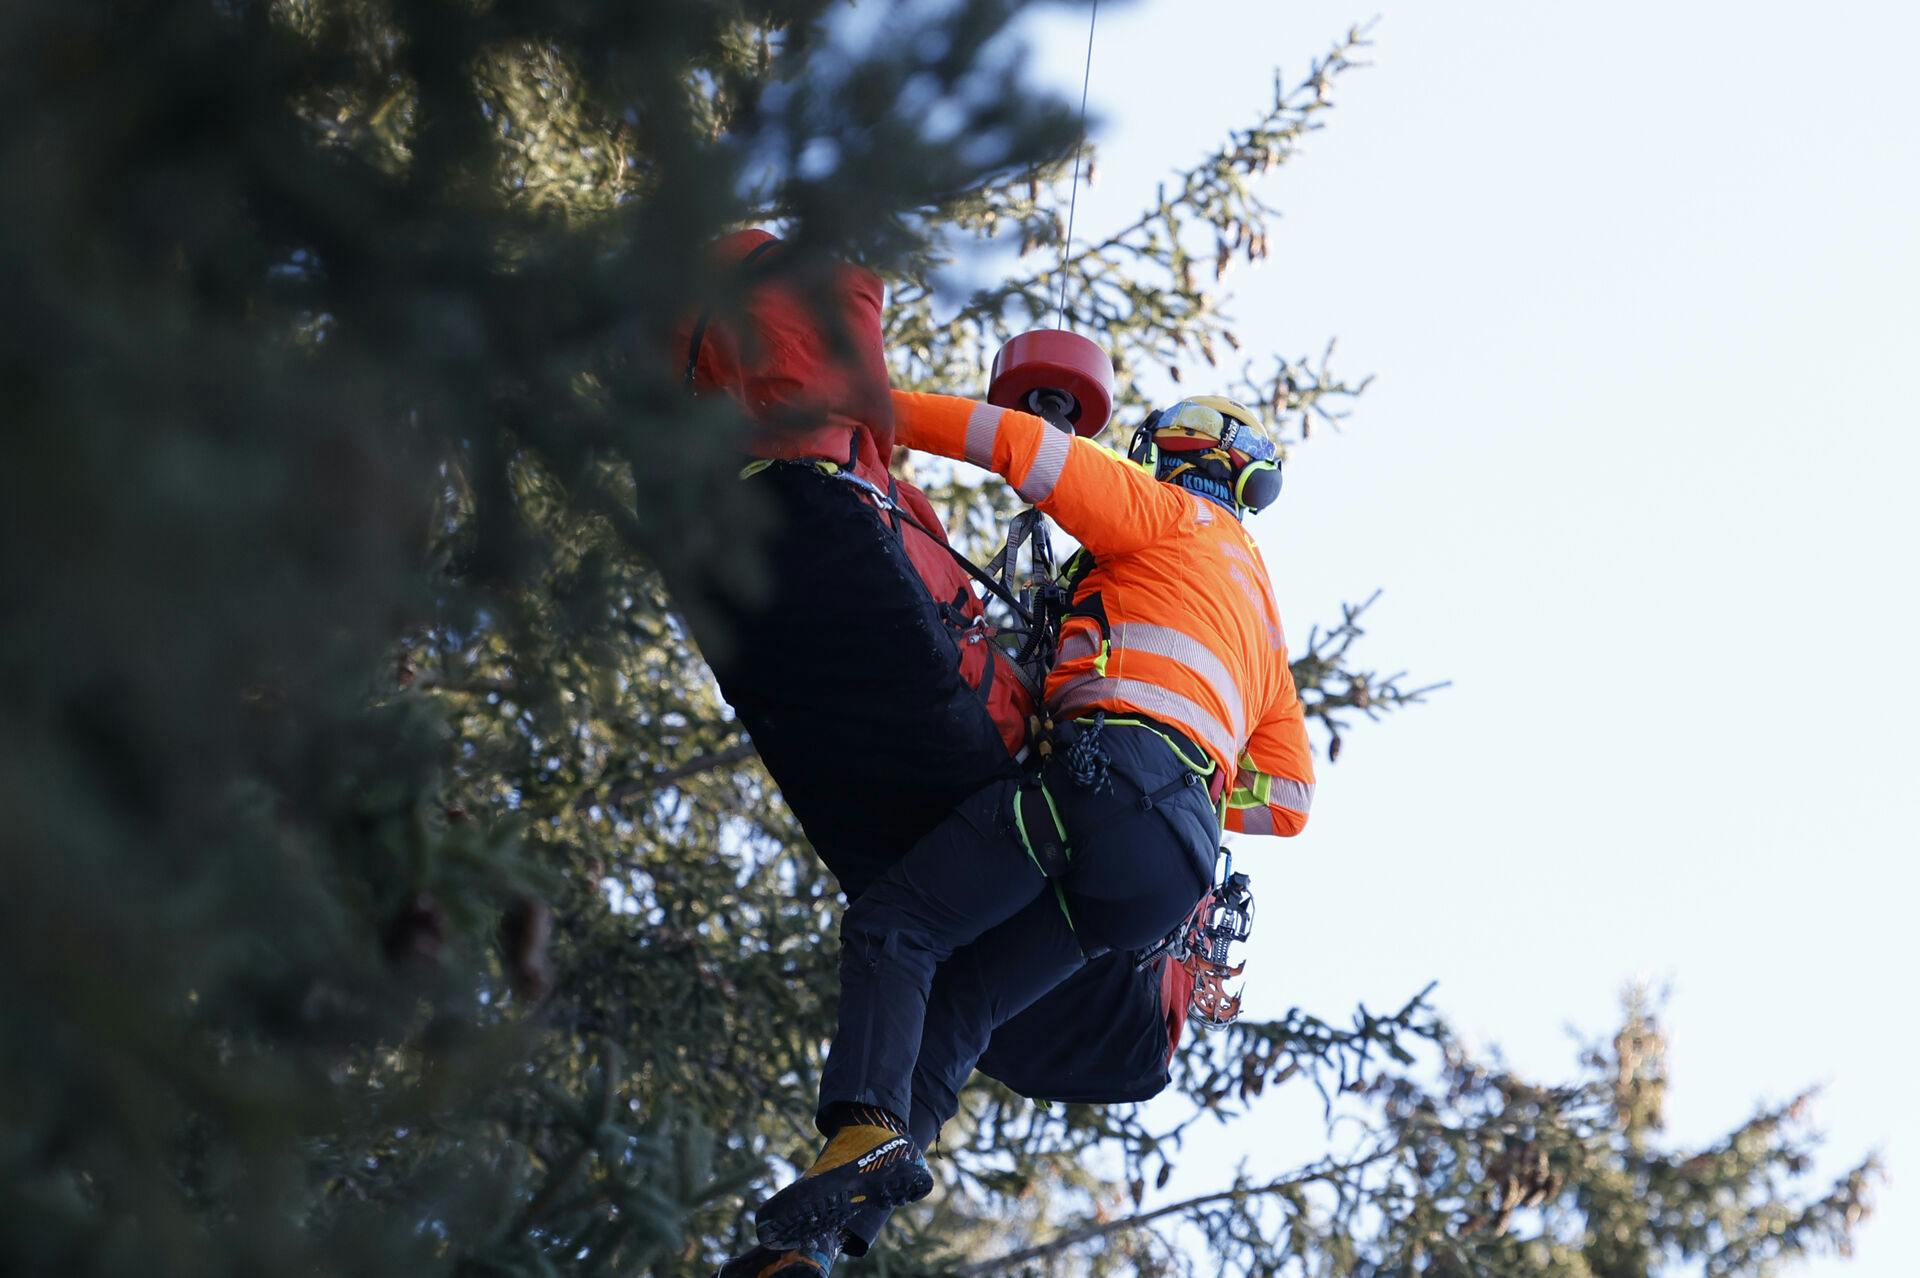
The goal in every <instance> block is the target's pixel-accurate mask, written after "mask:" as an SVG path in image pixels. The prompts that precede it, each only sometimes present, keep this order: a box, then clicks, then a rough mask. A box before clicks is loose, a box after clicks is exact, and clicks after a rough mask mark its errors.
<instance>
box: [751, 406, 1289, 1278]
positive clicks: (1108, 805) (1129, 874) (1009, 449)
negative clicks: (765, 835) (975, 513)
mask: <svg viewBox="0 0 1920 1278" xmlns="http://www.w3.org/2000/svg"><path fill="white" fill-rule="evenodd" d="M893 401H894V410H895V421H896V432H897V438H898V441H899V442H900V443H901V444H904V445H906V446H908V447H911V448H918V449H922V450H924V451H927V452H933V453H939V454H941V455H944V456H947V457H953V458H958V459H964V460H967V461H971V462H973V463H975V464H977V465H981V466H985V467H988V468H990V469H992V470H994V471H997V472H998V473H999V474H1001V475H1002V476H1004V477H1005V478H1006V479H1007V480H1008V481H1010V482H1011V483H1012V484H1013V486H1014V488H1015V489H1016V491H1018V492H1019V493H1020V495H1021V496H1022V497H1025V498H1026V499H1027V500H1028V501H1031V502H1033V503H1034V504H1035V505H1036V506H1038V507H1039V508H1040V509H1041V510H1042V511H1044V512H1045V513H1047V514H1048V515H1051V516H1052V517H1053V518H1054V519H1055V520H1057V521H1058V522H1059V524H1060V526H1061V527H1062V528H1064V529H1065V530H1066V531H1067V532H1069V533H1071V534H1073V535H1074V536H1075V537H1076V538H1078V539H1079V540H1080V542H1081V545H1082V546H1083V547H1084V550H1085V552H1086V554H1087V556H1088V557H1089V559H1090V563H1086V562H1085V561H1083V565H1082V570H1081V571H1079V572H1078V573H1077V574H1076V576H1077V580H1076V581H1075V584H1074V589H1073V606H1072V608H1071V609H1070V610H1069V612H1068V616H1067V622H1066V624H1065V625H1064V627H1063V629H1062V632H1061V640H1060V648H1059V660H1058V664H1057V665H1056V667H1055V668H1054V670H1053V672H1052V673H1051V675H1050V676H1049V678H1048V680H1047V684H1046V689H1045V701H1046V706H1047V709H1048V713H1049V715H1050V721H1049V725H1048V726H1049V728H1050V729H1051V731H1050V734H1049V735H1048V736H1047V737H1046V738H1045V739H1044V740H1043V741H1041V742H1039V743H1037V747H1038V749H1037V753H1038V757H1039V758H1040V760H1041V762H1040V765H1039V766H1038V767H1037V768H1035V769H1034V770H1033V771H1031V772H1030V773H1028V774H1027V775H1025V776H1023V777H1015V778H1009V779H1007V780H1004V781H999V782H995V783H994V784H992V785H989V786H988V787H986V788H985V789H983V790H981V791H980V792H978V793H977V794H975V795H973V796H972V797H971V798H969V799H968V800H967V801H965V802H964V803H962V804H961V805H960V807H959V808H958V809H956V811H955V812H954V813H953V815H952V816H950V817H949V818H948V819H947V820H946V821H945V822H943V823H942V824H941V825H940V826H938V827H937V828H936V829H935V830H934V831H932V832H931V833H930V834H928V835H927V836H926V837H925V838H923V839H922V840H921V841H920V842H919V843H917V844H915V845H914V847H913V848H912V850H910V851H909V852H908V853H907V854H906V855H905V856H904V857H903V858H902V859H901V860H900V861H899V862H897V863H896V864H895V865H894V866H893V867H892V868H891V869H890V870H888V871H887V873H886V874H884V875H883V876H882V877H881V878H880V879H879V880H878V881H877V882H875V883H874V884H873V885H872V886H871V887H869V888H868V889H867V891H866V892H865V893H863V894H862V895H861V896H860V897H859V898H858V899H857V900H855V901H854V902H853V903H852V904H851V905H850V906H849V907H848V910H847V913H846V915H845V918H844V919H843V921H842V924H841V1001H840V1024H839V1029H838V1032H837V1033H836V1035H835V1037H834V1041H833V1048H832V1051H831V1053H830V1054H829V1057H828V1060H827V1067H826V1071H825V1074H824V1076H823V1078H822V1080H821V1088H820V1109H819V1114H818V1120H817V1121H818V1123H819V1125H820V1128H821V1130H822V1132H823V1133H825V1134H826V1135H827V1137H828V1143H827V1145H826V1147H825V1149H824V1150H822V1152H821V1154H820V1156H819V1157H818V1158H817V1159H816V1160H815V1162H814V1163H813V1165H812V1166H811V1167H809V1168H808V1170H807V1171H806V1172H805V1173H804V1174H803V1175H802V1176H801V1178H800V1179H799V1180H798V1181H796V1182H795V1183H794V1184H792V1185H790V1186H788V1187H787V1188H786V1189H783V1190H781V1191H780V1192H779V1193H777V1194H775V1195H773V1196H772V1197H771V1198H769V1199H768V1200H767V1201H766V1202H765V1203H763V1204H762V1205H761V1207H760V1209H759V1211H758V1212H757V1214H756V1220H757V1225H758V1229H759V1234H760V1240H761V1243H762V1244H763V1245H764V1246H767V1247H776V1248H782V1247H784V1248H804V1247H807V1246H810V1245H812V1246H816V1247H818V1248H820V1249H821V1251H822V1254H827V1253H828V1251H836V1252H837V1249H838V1248H837V1240H838V1237H839V1233H840V1230H841V1229H842V1227H843V1226H844V1225H845V1224H846V1222H847V1221H848V1220H849V1219H850V1218H851V1217H852V1216H853V1215H855V1214H856V1213H859V1212H862V1211H868V1210H871V1209H873V1208H876V1207H888V1206H893V1205H897V1204H899V1203H903V1202H910V1201H913V1200H915V1199H918V1198H920V1197H923V1196H925V1194H927V1193H928V1192H929V1191H930V1190H931V1188H932V1178H931V1176H930V1174H929V1173H928V1171H927V1168H926V1164H925V1161H924V1158H923V1157H922V1151H923V1150H924V1149H925V1148H926V1146H927V1145H929V1144H930V1143H931V1142H932V1141H933V1139H934V1138H935V1137H936V1136H937V1134H938V1132H939V1129H940V1127H941V1125H942V1124H944V1122H945V1121H946V1120H947V1119H948V1118H950V1117H952V1115H953V1113H954V1111H955V1109H956V1108H957V1106H958V1094H959V1089H960V1086H961V1085H962V1084H963V1083H964V1082H965V1081H966V1078H967V1075H968V1074H969V1073H971V1072H972V1070H973V1066H974V1063H975V1062H976V1061H977V1060H978V1059H979V1057H980V1055H981V1052H982V1051H983V1050H984V1049H985V1047H986V1044H987V1041H988V1038H989V1037H990V1036H991V1034H992V1032H993V1029H994V1027H995V1026H997V1025H999V1024H1001V1023H1003V1022H1004V1021H1006V1020H1007V1019H1008V1018H1009V1017H1011V1016H1013V1015H1015V1014H1016V1013H1018V1012H1019V1011H1020V1010H1021V1009H1023V1008H1025V1007H1026V1006H1027V1005H1028V1004H1030V1003H1031V1002H1032V1001H1033V1000H1034V999H1036V998H1038V997H1039V996H1040V995H1041V994H1043V993H1045V992H1046V991H1047V990H1048V989H1051V988H1052V987H1053V986H1054V985H1055V984H1057V983H1058V982H1059V981H1061V980H1063V979H1065V978H1066V977H1067V976H1068V975H1071V974H1072V973H1073V972H1074V971H1075V970H1076V968H1078V967H1079V966H1080V965H1081V964H1082V963H1084V962H1085V961H1086V959H1087V958H1088V957H1089V956H1090V955H1093V954H1098V953H1103V952H1106V951H1109V950H1131V949H1139V948H1144V947H1145V946H1148V945H1150V944H1152V943H1153V942H1155V941H1157V940H1159V939H1160V938H1161V937H1163V936H1165V935H1166V934H1167V933H1169V932H1171V931H1172V930H1173V929H1174V928H1175V927H1176V926H1178V925H1179V924H1180V923H1181V922H1182V920H1184V919H1185V918H1186V916H1187V915H1188V913H1189V912H1190V911H1191V910H1192V909H1193V906H1194V902H1195V901H1197V900H1198V899H1199V898H1200V897H1201V896H1202V895H1204V894H1205V892H1206V891H1207V889H1208V886H1209V884H1210V883H1211V881H1212V877H1213V860H1214V853H1215V847H1216V844H1217V841H1218V836H1219V831H1220V827H1221V824H1222V823H1223V822H1224V824H1225V826H1226V827H1227V828H1228V829H1232V830H1237V831H1241V832H1244V833H1248V834H1281V835H1291V834H1297V833H1298V832H1299V831H1300V829H1301V827H1302V826H1303V825H1304V824H1305V823H1306V819H1307V813H1308V811H1309V809H1310V807H1311V805H1312V797H1313V767H1312V761H1311V755H1310V752H1309V749H1308V744H1307V739H1306V731H1305V725H1304V718H1303V715H1302V711H1301V706H1300V701H1299V697H1298V695H1297V693H1296V690H1295V688H1294V684H1293V678H1292V675H1291V672H1290V671H1289V669H1288V665H1287V651H1286V640H1285V637H1284V634H1283V631H1282V629H1281V625H1280V616H1279V612H1278V610H1277V608H1276V607H1275V605H1274V601H1273V593H1272V587H1271V585H1270V583H1269V581H1268V578H1267V572H1266V568H1265V565H1264V564H1263V563H1262V561H1261V558H1260V552H1259V549H1258V548H1257V547H1256V546H1255V544H1254V542H1253V539H1252V538H1251V537H1250V536H1249V535H1248V533H1247V532H1246V530H1245V528H1244V527H1243V526H1242V522H1241V521H1242V519H1243V518H1244V516H1245V515H1246V514H1247V513H1249V512H1251V511H1254V510H1258V509H1261V508H1263V507H1265V506H1266V505H1268V504H1269V503H1270V502H1271V501H1272V500H1273V499H1274V497H1275V496H1277V495H1278V490H1279V479H1280V474H1279V462H1278V458H1277V457H1276V454H1275V449H1274V445H1273V443H1272V441H1271V440H1270V439H1269V438H1268V437H1267V435H1266V432H1265V429H1264V427H1263V425H1262V424H1261V422H1260V420H1259V418H1258V416H1257V415H1256V414H1254V413H1253V412H1252V411H1251V410H1250V409H1247V408H1245V407H1244V406H1242V405H1239V404H1236V403H1234V402H1233V401H1231V400H1226V399H1220V398H1215V397H1199V398H1195V399H1188V400H1183V401H1181V402H1180V403H1178V404H1176V405H1174V406H1173V407H1171V408H1169V409H1166V410H1164V411H1163V412H1160V413H1156V414H1154V415H1153V416H1152V417H1150V418H1149V419H1148V420H1147V422H1146V423H1145V424H1143V425H1142V427H1141V428H1140V430H1139V431H1137V432H1136V433H1135V436H1134V439H1133V443H1132V446H1131V447H1130V449H1129V457H1128V458H1125V459H1123V458H1121V457H1118V456H1116V455H1115V454H1113V453H1111V452H1109V451H1108V450H1106V449H1104V448H1102V447H1100V446H1099V445H1096V444H1093V443H1091V442H1090V441H1087V440H1084V439H1078V438H1074V437H1072V436H1070V435H1067V434H1065V433H1063V432H1061V431H1058V430H1056V429H1054V428H1053V427H1051V426H1050V425H1048V424H1047V423H1046V422H1045V421H1043V420H1042V419H1040V418H1038V417H1034V416H1031V415H1029V414H1026V413H1023V412H1018V411H1014V410H1006V409H1000V408H995V407H992V406H990V405H986V404H979V403H975V402H973V401H970V400H965V399H956V398H950V397H946V396H938V395H913V394H904V393H901V392H895V393H894V397H893Z"/></svg>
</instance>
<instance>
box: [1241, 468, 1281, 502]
mask: <svg viewBox="0 0 1920 1278" xmlns="http://www.w3.org/2000/svg"><path fill="white" fill-rule="evenodd" d="M1279 496H1280V463H1279V462H1277V461H1258V462H1253V463H1250V464H1249V465H1247V466H1244V467H1242V468H1241V470H1240V476H1239V478H1238V479H1236V480H1235V481H1234V484H1233V499H1234V501H1235V502H1237V503H1239V504H1240V505H1242V506H1245V507H1246V508H1247V509H1248V510H1256V511H1257V510H1265V509H1266V508H1267V507H1269V506H1271V505H1273V503H1274V502H1275V501H1276V500H1278V498H1279Z"/></svg>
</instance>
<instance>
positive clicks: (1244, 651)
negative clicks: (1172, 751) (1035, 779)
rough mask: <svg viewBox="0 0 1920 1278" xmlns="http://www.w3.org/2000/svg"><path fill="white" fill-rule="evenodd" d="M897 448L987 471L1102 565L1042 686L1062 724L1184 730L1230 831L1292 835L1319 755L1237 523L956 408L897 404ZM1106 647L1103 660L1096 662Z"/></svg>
mask: <svg viewBox="0 0 1920 1278" xmlns="http://www.w3.org/2000/svg"><path fill="white" fill-rule="evenodd" d="M893 406H894V425H895V438H896V441H897V442H898V443H900V444H902V445H904V446H906V447H908V448H917V449H920V450H921V451H923V452H930V453H938V454H940V455H941V456H943V457H952V458H957V459H960V460H964V461H969V462H972V463H973V464H974V465H976V466H984V467H986V468H988V469H990V470H993V471H996V472H998V473H999V474H1001V475H1003V476H1004V477H1005V478H1006V479H1007V480H1008V482H1010V483H1011V484H1012V485H1013V487H1014V490H1015V491H1016V492H1018V493H1019V494H1020V495H1021V496H1022V497H1024V498H1026V499H1027V500H1028V501H1030V502H1032V503H1033V504H1034V505H1036V506H1038V507H1039V508H1040V509H1041V510H1042V511H1043V512H1045V513H1046V514H1048V515H1050V516H1052V517H1053V518H1054V520H1056V521H1057V522H1058V523H1059V525H1060V526H1061V527H1062V528H1064V529H1065V530H1066V531H1067V532H1069V533H1071V534H1072V535H1073V536H1074V537H1076V538H1078V539H1079V541H1080V544H1081V545H1082V546H1084V547H1085V548H1086V550H1087V552H1088V553H1089V554H1091V555H1092V556H1093V561H1094V563H1093V568H1092V569H1091V571H1089V572H1088V573H1087V574H1086V575H1085V576H1084V577H1083V578H1081V580H1080V582H1079V584H1078V586H1077V587H1076V589H1075V591H1074V601H1075V602H1076V603H1079V602H1082V601H1084V600H1088V599H1090V598H1091V597H1092V596H1093V595H1095V594H1096V593H1097V594H1098V595H1099V596H1100V602H1101V605H1102V607H1103V610H1104V611H1105V613H1106V620H1107V625H1108V634H1107V639H1106V642H1105V643H1104V644H1103V642H1102V637H1101V634H1100V628H1099V623H1098V622H1097V621H1095V620H1094V619H1093V618H1091V617H1083V616H1073V617H1069V618H1068V621H1067V624H1066V627H1065V629H1064V631H1063V632H1062V634H1061V637H1060V648H1059V654H1060V659H1059V662H1058V664H1057V665H1055V667H1054V669H1053V672H1052V673H1051V674H1050V675H1048V677H1047V687H1046V700H1047V706H1048V709H1049V710H1050V711H1051V713H1052V714H1053V716H1054V717H1055V718H1056V719H1066V718H1074V717H1078V716H1081V715H1087V714H1091V713H1093V712H1094V711H1095V710H1104V711H1106V712H1107V713H1108V714H1109V715H1127V714H1139V715H1145V716H1147V717H1149V718H1153V719H1157V720H1159V721H1161V722H1163V723H1167V724H1171V725H1172V726H1174V727H1176V728H1179V729H1180V730H1181V731H1182V732H1184V733H1186V734H1187V736H1189V737H1190V738H1192V740H1193V741H1194V742H1195V744H1197V745H1199V746H1200V747H1201V748H1202V749H1204V750H1205V751H1206V752H1207V753H1208V754H1209V755H1210V756H1212V758H1213V760H1214V762H1215V763H1216V764H1217V765H1218V766H1219V767H1221V768H1222V769H1224V775H1225V776H1226V778H1227V784H1228V788H1227V810H1226V824H1227V828H1228V829H1229V830H1235V831H1239V832H1241V833H1245V834H1280V835H1290V834H1298V833H1299V832H1300V829H1301V827H1302V826H1304V825H1305V824H1306V822H1307V812H1308V810H1309V809H1310V808H1311V807H1312V806H1313V754H1312V751H1311V749H1310V748H1309V746H1308V744H1307V731H1306V720H1305V717H1304V715H1303V713H1302V711H1301V706H1300V696H1299V693H1298V692H1297V691H1296V690H1295V688H1294V685H1293V672H1292V671H1291V670H1290V669H1289V668H1288V665H1287V644H1286V639H1285V636H1284V635H1283V633H1282V631H1281V628H1280V613H1279V610H1278V608H1276V607H1275V605H1274V601H1273V586H1272V583H1271V581H1270V580H1269V579H1268V576H1267V569H1266V565H1265V564H1264V563H1263V562H1262V561H1261V558H1260V551H1259V548H1258V547H1256V546H1255V545H1254V542H1253V538H1252V537H1251V536H1249V535H1248V534H1247V531H1246V529H1245V528H1243V527H1242V526H1241V524H1240V521H1239V520H1237V519H1235V518H1234V517H1233V516H1232V515H1231V514H1229V513H1228V512H1227V511H1225V510H1223V509H1222V508H1220V507H1219V506H1216V505H1214V504H1213V503H1212V502H1209V501H1206V500H1205V499H1203V498H1200V497H1196V496H1195V495H1194V494H1192V493H1190V492H1187V491H1186V490H1185V489H1183V488H1179V487H1177V486H1175V485H1173V484H1167V483H1162V482H1160V481H1159V480H1157V479H1155V478H1154V477H1153V476H1152V475H1150V474H1148V473H1147V472H1146V471H1145V470H1144V469H1142V468H1141V467H1139V466H1136V465H1134V464H1133V463H1132V462H1129V461H1127V460H1126V459H1124V458H1122V457H1119V456H1117V455H1116V454H1114V453H1112V452H1110V451H1109V450H1107V449H1105V448H1102V447H1101V446H1100V445H1098V444H1095V443H1093V442H1092V441H1090V440H1086V439H1079V438H1076V437H1074V436H1071V435H1068V434H1066V433H1065V432H1064V431H1060V430H1057V429H1055V428H1054V427H1052V426H1050V425H1048V424H1047V423H1046V422H1045V421H1044V420H1042V419H1041V418H1038V417H1035V416H1032V415H1031V414H1028V413H1022V412H1019V411H1017V410H1014V409H1002V408H995V407H994V406H992V405H991V404H982V403H978V402H976V401H973V400H969V399H959V398H955V397H952V396H947V395H916V394H910V393H907V392H904V391H895V392H894V393H893ZM1103 648H1104V649H1105V651H1104V652H1103V651H1102V649H1103Z"/></svg>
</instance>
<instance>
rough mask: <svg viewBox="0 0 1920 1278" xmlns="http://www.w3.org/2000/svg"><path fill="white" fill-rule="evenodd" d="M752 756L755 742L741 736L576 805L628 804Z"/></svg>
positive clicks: (583, 808) (623, 783)
mask: <svg viewBox="0 0 1920 1278" xmlns="http://www.w3.org/2000/svg"><path fill="white" fill-rule="evenodd" d="M753 756H754V747H753V742H752V741H749V740H747V739H746V738H745V737H742V738H741V739H740V740H738V741H736V742H734V743H733V744H732V745H730V746H726V747H724V748H722V749H719V750H715V751H712V752H711V753H708V754H703V755H700V756H698V757H697V758H693V759H689V760H687V761H686V762H685V763H681V764H676V765H675V766H673V767H671V768H668V769H667V770H666V771H664V772H656V773H653V774H652V775H650V776H644V777H634V778H633V779H632V780H629V781H623V782H621V783H620V784H619V785H617V786H614V787H613V789H611V790H609V791H608V792H607V793H606V794H605V795H603V796H600V797H595V796H593V795H591V794H588V795H582V796H581V797H580V799H579V801H578V802H577V803H576V804H575V807H576V808H578V809H580V810H581V811H585V810H586V809H587V808H589V807H593V806H594V805H596V804H598V805H600V806H602V807H609V808H620V807H625V806H626V805H627V804H629V803H631V802H633V801H634V800H635V799H638V798H642V797H644V796H646V795H649V794H652V793H654V792H655V791H658V790H664V789H666V788H667V787H668V786H670V785H678V784H679V783H680V782H682V781H686V780H689V779H691V778H693V777H697V776H700V775H702V774H704V773H708V772H715V771H718V770H719V769H721V768H730V767H732V766H733V765H734V764H736V763H745V762H746V761H747V760H748V759H751V758H752V757H753Z"/></svg>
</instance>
